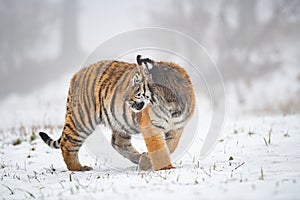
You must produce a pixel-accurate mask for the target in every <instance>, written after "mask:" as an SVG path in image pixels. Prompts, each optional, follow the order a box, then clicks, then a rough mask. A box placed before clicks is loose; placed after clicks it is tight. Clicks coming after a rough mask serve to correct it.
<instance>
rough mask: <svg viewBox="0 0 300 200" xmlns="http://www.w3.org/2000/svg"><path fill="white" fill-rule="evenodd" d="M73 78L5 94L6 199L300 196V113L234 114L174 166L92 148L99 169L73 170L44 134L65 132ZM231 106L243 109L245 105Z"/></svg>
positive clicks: (1, 126)
mask: <svg viewBox="0 0 300 200" xmlns="http://www.w3.org/2000/svg"><path fill="white" fill-rule="evenodd" d="M280 73H281V72H280ZM286 74H289V73H286ZM292 74H297V73H292ZM276 77H277V78H276ZM279 78H281V79H282V78H284V77H282V76H278V75H276V76H272V78H269V79H268V80H269V81H270V82H274V83H275V82H276V81H277V80H278V79H279ZM68 79H69V76H67V77H64V78H62V79H61V80H58V81H56V82H55V83H50V84H49V85H47V86H45V87H43V88H42V89H40V90H37V91H35V92H32V93H30V94H27V95H18V94H16V95H13V96H10V97H7V98H6V99H4V100H2V101H0V110H1V113H0V118H1V120H0V155H1V157H0V197H1V198H2V199H24V198H36V199H53V198H55V199H70V198H72V199H83V198H88V199H101V198H103V199H104V198H105V199H155V198H156V199H183V198H188V199H297V198H299V195H300V191H299V189H298V188H300V156H299V155H300V131H299V130H300V123H299V122H300V115H299V114H294V115H292V114H289V115H282V114H277V115H269V116H266V115H258V114H256V115H254V114H253V113H247V115H245V114H243V115H241V114H239V115H238V114H234V115H233V114H231V115H229V116H228V118H227V119H226V121H225V124H224V128H223V130H222V136H221V138H220V140H219V141H218V143H217V145H216V147H215V148H214V150H213V151H212V152H211V153H210V154H209V156H207V157H206V158H205V159H198V155H199V153H200V147H201V145H202V143H201V142H202V141H203V140H202V139H195V140H194V143H193V144H192V146H191V148H190V149H189V150H188V152H186V153H185V154H184V155H183V156H182V157H181V158H180V159H178V160H176V162H175V163H174V165H175V166H176V169H172V170H168V171H158V172H153V171H148V172H140V171H138V170H137V168H136V167H135V166H131V167H128V168H123V169H122V170H120V169H115V168H111V167H110V166H108V165H107V163H104V162H102V161H101V160H99V159H97V158H95V157H94V156H93V155H90V154H89V153H88V149H87V148H82V149H81V151H80V154H79V158H80V160H81V163H82V164H85V165H89V166H92V167H93V168H94V170H93V171H89V172H70V171H67V168H66V166H65V163H64V161H63V158H62V155H61V152H60V150H54V149H50V148H49V147H48V146H47V145H45V144H44V142H43V141H42V140H41V139H40V138H39V137H38V135H37V133H38V132H39V131H45V132H48V133H49V134H50V136H51V137H52V138H58V137H59V136H60V133H61V130H62V124H63V120H64V114H65V100H66V94H67V90H68V83H69V80H68ZM290 80H291V81H292V80H296V79H290ZM284 83H285V81H284ZM293 83H294V84H293V85H294V86H295V87H290V91H291V92H290V93H285V94H287V95H292V94H293V92H295V91H297V87H298V85H297V82H293ZM263 84H264V83H263V81H262V80H259V81H256V82H255V84H254V85H253V87H252V89H251V90H253V91H251V90H250V92H249V93H247V95H248V96H247V98H246V99H248V98H253V99H255V96H256V98H257V96H260V95H261V93H259V92H257V91H258V89H257V88H260V87H261V85H263ZM270 84H271V85H275V86H276V87H277V90H274V88H273V89H272V88H271V89H272V90H270V92H269V93H266V95H267V96H268V97H269V99H272V95H273V96H274V94H275V93H276V92H282V91H280V87H282V88H287V87H288V85H285V84H273V83H270ZM275 86H274V87H275ZM278 88H279V89H278ZM295 88H296V89H295ZM282 90H283V89H282ZM272 91H274V93H272ZM255 92H257V93H255ZM251 94H252V96H251ZM282 94H283V93H282ZM227 97H228V99H229V101H231V100H232V101H233V102H234V103H231V102H229V105H230V106H232V105H236V104H238V103H236V102H237V101H236V100H235V99H234V95H232V94H231V93H230V92H229V93H228V95H227ZM269 99H267V98H263V101H264V102H261V103H265V102H266V103H268V102H269ZM279 100H280V99H279ZM246 105H247V106H246V108H245V110H249V109H250V108H251V105H249V104H246ZM252 108H253V107H252ZM229 109H230V110H233V111H235V112H236V113H238V112H237V111H236V110H238V109H237V108H230V107H229ZM208 110H209V109H208ZM208 110H207V111H206V112H209V111H208ZM203 115H204V116H205V113H201V115H200V116H203ZM203 118H205V117H203ZM202 122H203V123H205V121H202ZM203 126H204V125H201V127H203ZM33 133H34V134H33ZM35 136H36V138H35ZM18 140H19V142H21V143H20V144H17V141H18ZM14 144H15V145H14ZM230 158H232V159H230Z"/></svg>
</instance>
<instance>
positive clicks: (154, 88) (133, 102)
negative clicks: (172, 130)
mask: <svg viewBox="0 0 300 200" xmlns="http://www.w3.org/2000/svg"><path fill="white" fill-rule="evenodd" d="M137 64H138V65H137V72H136V73H135V75H134V76H133V78H132V90H131V91H132V92H131V93H130V95H129V98H128V100H127V101H126V103H127V105H128V106H129V107H130V109H131V110H132V111H134V112H140V111H142V110H143V109H144V108H145V107H146V106H147V105H149V104H151V105H154V106H160V107H161V109H160V110H165V113H169V116H170V117H178V116H180V115H181V107H180V105H179V101H178V98H177V97H176V95H175V94H174V93H173V92H172V91H171V89H169V88H167V87H165V86H163V85H160V84H157V83H154V82H153V80H152V76H151V73H150V69H151V68H152V67H153V65H154V61H152V60H150V59H149V58H145V59H141V56H140V55H138V56H137Z"/></svg>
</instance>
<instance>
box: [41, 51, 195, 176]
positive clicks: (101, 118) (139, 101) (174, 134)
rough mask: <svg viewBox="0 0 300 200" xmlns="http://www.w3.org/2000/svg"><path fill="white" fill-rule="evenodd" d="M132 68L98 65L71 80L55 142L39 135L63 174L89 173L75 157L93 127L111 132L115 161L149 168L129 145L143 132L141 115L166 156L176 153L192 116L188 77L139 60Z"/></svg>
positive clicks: (162, 64)
mask: <svg viewBox="0 0 300 200" xmlns="http://www.w3.org/2000/svg"><path fill="white" fill-rule="evenodd" d="M137 63H138V64H134V63H125V62H119V61H101V62H98V63H95V64H92V65H90V66H88V67H85V68H83V69H81V70H80V71H79V72H77V73H76V74H75V75H74V76H73V77H72V79H71V83H70V88H69V93H68V98H67V111H66V116H65V118H66V120H65V124H64V128H63V132H62V135H61V137H60V138H59V139H58V140H57V141H53V140H52V139H51V138H50V137H49V136H48V135H47V134H46V133H43V132H40V136H41V138H42V139H43V140H44V141H45V143H46V144H48V145H49V146H50V147H53V148H61V150H62V154H63V157H64V160H65V162H66V165H67V167H68V169H69V170H72V171H85V170H91V168H90V167H88V166H82V165H81V164H80V162H79V160H78V151H79V149H80V147H81V145H82V144H83V142H84V141H85V139H86V138H87V137H88V136H89V135H90V134H91V133H92V132H93V131H94V130H95V128H96V126H97V125H99V124H103V125H105V126H107V127H109V128H110V129H111V130H112V141H111V143H112V146H113V147H114V148H115V149H116V150H117V151H118V152H119V153H120V154H121V155H123V156H124V157H126V158H128V159H129V160H131V161H132V162H134V163H136V164H139V165H140V167H141V169H148V168H149V167H151V165H154V164H155V163H153V160H152V159H151V156H150V154H149V156H150V158H149V157H148V155H147V154H145V153H143V154H140V153H139V152H138V151H137V150H136V149H135V148H134V147H133V146H132V145H131V135H132V134H139V133H140V132H142V131H143V130H144V129H142V128H141V124H143V121H144V120H145V119H144V118H145V117H143V116H146V114H145V112H146V110H147V119H150V123H151V126H152V129H151V131H152V130H157V131H158V132H160V133H162V134H163V139H164V140H165V144H166V145H167V149H168V152H169V153H172V152H173V151H174V150H175V148H176V147H177V144H178V141H179V139H180V136H181V133H182V131H183V128H184V126H185V125H186V123H187V122H188V120H189V119H190V118H191V116H192V114H193V111H194V104H195V100H194V98H195V97H194V92H193V88H192V84H191V81H190V79H189V76H188V75H187V73H186V72H185V70H184V69H183V68H181V67H179V66H178V65H176V64H174V63H170V62H155V61H152V60H150V59H141V57H140V56H138V57H137ZM150 67H151V69H150ZM145 108H147V109H145ZM148 121H149V120H148ZM145 130H146V129H145ZM145 134H146V135H147V133H145ZM145 134H143V135H145ZM145 142H146V138H145ZM146 144H147V143H146ZM148 150H149V148H148ZM149 153H150V152H149ZM147 159H148V162H147V163H150V164H148V165H147V166H145V165H144V163H143V162H145V160H147ZM149 159H150V161H151V162H149ZM141 160H143V161H141ZM166 167H167V166H164V167H161V169H162V168H166ZM154 168H155V167H154ZM155 169H157V168H155Z"/></svg>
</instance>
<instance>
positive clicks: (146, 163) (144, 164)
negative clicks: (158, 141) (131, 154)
mask: <svg viewBox="0 0 300 200" xmlns="http://www.w3.org/2000/svg"><path fill="white" fill-rule="evenodd" d="M151 168H152V164H151V161H150V158H149V156H148V154H147V153H142V155H141V157H140V160H139V170H141V171H148V170H149V169H151Z"/></svg>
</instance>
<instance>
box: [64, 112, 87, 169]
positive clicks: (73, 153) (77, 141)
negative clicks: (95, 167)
mask: <svg viewBox="0 0 300 200" xmlns="http://www.w3.org/2000/svg"><path fill="white" fill-rule="evenodd" d="M71 122H72V121H69V120H68V118H67V120H66V123H65V126H64V130H63V134H62V139H61V144H60V147H61V150H62V155H63V158H64V161H65V163H66V165H67V168H68V169H69V170H70V171H89V170H92V168H91V167H89V166H82V165H81V164H80V162H79V159H78V151H79V149H80V147H81V146H82V144H83V142H84V141H85V139H86V137H87V136H88V135H89V134H85V133H80V132H78V131H77V130H76V128H75V126H74V124H73V123H71Z"/></svg>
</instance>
